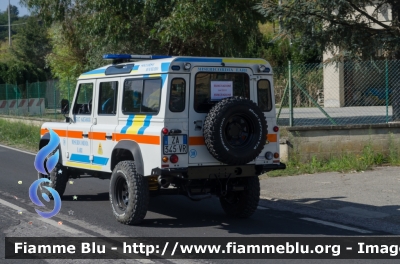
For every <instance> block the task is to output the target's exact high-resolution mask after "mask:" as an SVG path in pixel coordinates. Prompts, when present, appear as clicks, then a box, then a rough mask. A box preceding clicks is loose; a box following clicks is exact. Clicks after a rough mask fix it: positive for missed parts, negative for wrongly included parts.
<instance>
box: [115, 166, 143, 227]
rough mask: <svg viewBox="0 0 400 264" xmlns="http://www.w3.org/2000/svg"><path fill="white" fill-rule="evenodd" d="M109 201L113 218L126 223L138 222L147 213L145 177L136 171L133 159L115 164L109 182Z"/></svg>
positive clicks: (133, 223)
mask: <svg viewBox="0 0 400 264" xmlns="http://www.w3.org/2000/svg"><path fill="white" fill-rule="evenodd" d="M110 202H111V207H112V210H113V214H114V216H115V218H116V219H117V220H118V221H119V222H121V223H123V224H127V225H135V224H139V223H140V222H141V221H142V220H143V219H144V217H145V216H146V213H147V208H148V203H149V188H148V182H147V179H146V178H145V177H144V176H142V175H139V174H138V173H137V172H136V167H135V163H134V161H121V162H120V163H118V164H117V166H115V168H114V171H113V173H112V175H111V182H110Z"/></svg>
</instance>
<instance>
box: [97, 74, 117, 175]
mask: <svg viewBox="0 0 400 264" xmlns="http://www.w3.org/2000/svg"><path fill="white" fill-rule="evenodd" d="M119 89H120V78H107V79H98V80H97V82H96V91H97V93H96V97H95V100H94V101H95V102H96V103H95V104H94V107H93V117H94V118H93V125H92V127H91V131H90V133H89V139H90V140H91V145H92V147H91V148H92V151H91V155H92V157H93V160H92V169H95V170H99V171H104V172H111V169H110V162H111V160H110V156H111V153H112V151H113V149H114V145H115V141H113V138H112V135H113V133H114V132H115V129H116V127H117V125H118V113H117V105H118V103H119V101H118V90H119Z"/></svg>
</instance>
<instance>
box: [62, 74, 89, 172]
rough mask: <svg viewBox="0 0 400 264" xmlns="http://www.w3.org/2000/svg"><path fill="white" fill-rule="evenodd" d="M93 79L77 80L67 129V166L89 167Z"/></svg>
mask: <svg viewBox="0 0 400 264" xmlns="http://www.w3.org/2000/svg"><path fill="white" fill-rule="evenodd" d="M94 86H95V80H90V81H79V82H78V84H77V89H76V91H75V97H74V102H73V104H72V105H73V107H72V122H71V123H70V124H69V125H68V131H67V149H68V152H67V160H68V161H67V163H66V165H67V166H71V167H77V168H84V169H91V168H92V167H91V161H92V160H93V159H92V158H91V156H90V155H91V142H90V140H89V132H90V131H91V127H92V122H93V105H94V104H95V102H94V101H93V98H94V94H95V89H94Z"/></svg>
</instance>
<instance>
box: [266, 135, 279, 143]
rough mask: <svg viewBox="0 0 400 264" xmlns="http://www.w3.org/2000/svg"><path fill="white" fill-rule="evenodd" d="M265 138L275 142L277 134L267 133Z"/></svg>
mask: <svg viewBox="0 0 400 264" xmlns="http://www.w3.org/2000/svg"><path fill="white" fill-rule="evenodd" d="M267 140H268V141H269V142H277V141H278V136H277V134H268V135H267Z"/></svg>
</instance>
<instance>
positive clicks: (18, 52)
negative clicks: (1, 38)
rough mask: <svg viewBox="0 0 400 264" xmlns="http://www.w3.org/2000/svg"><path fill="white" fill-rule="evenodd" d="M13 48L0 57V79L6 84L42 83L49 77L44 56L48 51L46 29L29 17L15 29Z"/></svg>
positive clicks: (36, 19)
mask: <svg viewBox="0 0 400 264" xmlns="http://www.w3.org/2000/svg"><path fill="white" fill-rule="evenodd" d="M13 39H14V41H13V46H12V47H11V48H9V49H8V50H7V52H6V54H3V55H2V56H1V57H0V64H1V65H0V68H1V70H0V78H1V79H3V81H4V82H7V83H13V84H15V83H19V84H21V83H25V82H26V81H28V82H35V81H44V80H47V79H48V78H49V76H50V70H49V69H48V68H47V67H46V61H45V56H46V55H47V53H49V51H50V45H49V41H48V38H47V28H45V27H43V26H41V25H39V23H38V18H37V17H30V18H28V19H27V20H26V24H24V25H20V26H19V27H18V28H17V34H15V36H14V37H13Z"/></svg>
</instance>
